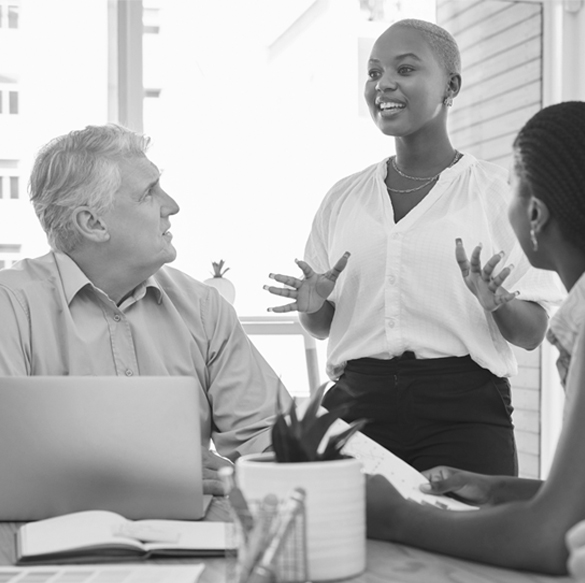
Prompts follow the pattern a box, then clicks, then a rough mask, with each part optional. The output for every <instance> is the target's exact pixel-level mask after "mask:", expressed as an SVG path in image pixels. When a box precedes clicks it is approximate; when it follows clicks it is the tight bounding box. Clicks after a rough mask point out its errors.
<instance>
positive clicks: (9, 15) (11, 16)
mask: <svg viewBox="0 0 585 583" xmlns="http://www.w3.org/2000/svg"><path fill="white" fill-rule="evenodd" d="M19 11H20V8H19V3H18V0H9V1H7V0H0V28H18V16H19Z"/></svg>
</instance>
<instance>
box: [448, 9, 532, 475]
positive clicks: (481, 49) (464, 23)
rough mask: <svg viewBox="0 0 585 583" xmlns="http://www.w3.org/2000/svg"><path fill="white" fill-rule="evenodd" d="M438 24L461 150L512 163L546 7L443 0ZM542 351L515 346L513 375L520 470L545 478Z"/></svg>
mask: <svg viewBox="0 0 585 583" xmlns="http://www.w3.org/2000/svg"><path fill="white" fill-rule="evenodd" d="M437 23H438V24H440V25H441V26H443V27H444V28H446V29H447V30H448V31H449V32H451V33H452V34H453V35H454V36H455V38H456V40H457V43H458V44H459V48H460V51H461V57H462V71H463V75H462V76H463V84H462V91H461V93H460V94H459V96H458V97H457V99H456V100H455V104H454V106H453V110H452V112H451V115H450V133H451V137H452V140H453V143H454V145H455V147H457V148H458V149H460V150H463V151H466V152H469V153H471V154H473V155H474V156H475V157H477V158H481V159H484V160H489V161H491V162H494V163H496V164H500V165H502V166H504V167H505V168H509V167H510V161H511V152H512V142H513V140H514V137H515V136H516V134H517V132H518V130H519V129H520V128H521V127H522V125H523V124H524V123H525V122H526V120H528V119H529V118H530V117H531V116H532V115H533V114H534V113H536V112H537V111H538V110H539V109H540V108H541V107H542V67H543V54H542V31H543V9H542V6H541V4H539V3H536V2H510V1H504V0H488V1H485V0H479V1H471V0H439V1H438V2H437ZM541 351H542V349H541V348H539V349H537V350H535V351H532V352H526V351H524V350H521V349H515V353H516V355H517V358H518V364H519V373H518V375H517V376H515V377H514V378H513V379H512V402H513V404H514V407H515V411H514V424H515V427H516V441H517V445H518V454H519V465H520V475H522V476H525V477H535V478H536V477H539V475H540V433H541V427H540V419H541V406H540V391H541V374H540V371H541Z"/></svg>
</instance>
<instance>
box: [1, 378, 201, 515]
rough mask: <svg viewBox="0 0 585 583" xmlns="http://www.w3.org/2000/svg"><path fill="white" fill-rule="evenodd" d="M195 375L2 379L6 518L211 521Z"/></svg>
mask: <svg viewBox="0 0 585 583" xmlns="http://www.w3.org/2000/svg"><path fill="white" fill-rule="evenodd" d="M196 383H197V381H196V379H194V378H193V377H171V376H168V377H147V376H142V377H141V376H136V377H131V378H127V377H116V376H104V377H95V376H64V377H58V376H30V377H0V520H18V521H28V520H37V519H42V518H48V517H51V516H57V515H60V514H66V513H69V512H77V511H81V510H98V509H102V510H111V511H113V512H118V513H119V514H122V515H123V516H125V517H126V518H130V519H139V518H168V519H171V518H174V519H190V520H193V519H199V518H201V517H202V516H203V514H204V504H203V494H202V473H201V448H200V444H201V435H200V429H199V406H198V391H197V385H196Z"/></svg>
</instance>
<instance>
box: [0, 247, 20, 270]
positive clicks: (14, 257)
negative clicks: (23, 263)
mask: <svg viewBox="0 0 585 583" xmlns="http://www.w3.org/2000/svg"><path fill="white" fill-rule="evenodd" d="M21 251H22V245H14V244H11V243H4V244H2V243H0V269H4V268H5V267H12V266H13V265H14V264H15V263H16V262H17V261H18V260H19V259H20V254H21Z"/></svg>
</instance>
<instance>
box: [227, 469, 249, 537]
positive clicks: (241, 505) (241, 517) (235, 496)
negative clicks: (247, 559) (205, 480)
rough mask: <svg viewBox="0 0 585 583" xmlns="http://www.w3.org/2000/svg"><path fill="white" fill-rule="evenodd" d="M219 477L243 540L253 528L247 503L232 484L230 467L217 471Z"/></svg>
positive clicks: (232, 471)
mask: <svg viewBox="0 0 585 583" xmlns="http://www.w3.org/2000/svg"><path fill="white" fill-rule="evenodd" d="M218 473H219V477H220V478H221V481H222V482H223V484H224V487H225V490H226V494H227V497H228V500H229V502H230V506H231V507H232V510H233V511H234V514H235V516H236V519H237V521H238V522H239V524H240V526H241V527H242V534H243V536H244V538H246V537H247V535H248V533H249V532H250V531H251V530H252V527H253V526H254V517H253V516H252V513H251V512H250V509H249V508H248V503H247V502H246V499H245V498H244V495H243V494H242V491H241V490H240V489H239V488H238V487H237V486H236V485H235V484H234V470H233V469H232V468H230V467H227V466H225V467H222V468H220V469H219V470H218Z"/></svg>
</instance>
